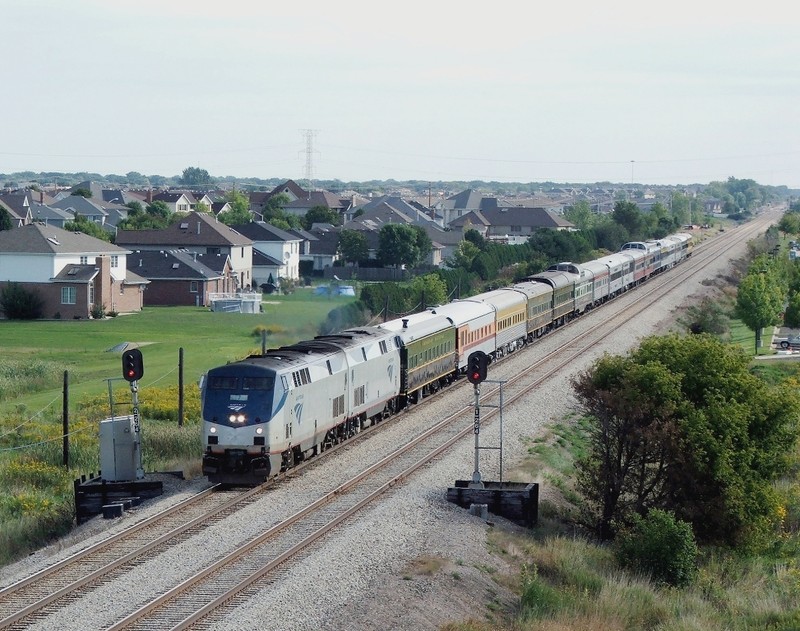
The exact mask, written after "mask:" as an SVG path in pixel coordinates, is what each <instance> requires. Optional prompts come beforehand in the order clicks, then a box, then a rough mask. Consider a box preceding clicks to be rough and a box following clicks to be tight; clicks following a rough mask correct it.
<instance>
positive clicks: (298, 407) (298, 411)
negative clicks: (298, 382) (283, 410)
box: [294, 403, 303, 423]
mask: <svg viewBox="0 0 800 631" xmlns="http://www.w3.org/2000/svg"><path fill="white" fill-rule="evenodd" d="M302 416H303V404H302V403H296V404H295V406H294V417H295V418H296V419H297V422H298V423H300V421H301V417H302Z"/></svg>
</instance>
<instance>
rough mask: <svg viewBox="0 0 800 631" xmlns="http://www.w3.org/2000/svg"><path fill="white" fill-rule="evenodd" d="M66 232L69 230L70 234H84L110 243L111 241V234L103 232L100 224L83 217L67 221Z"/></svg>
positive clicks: (78, 216) (76, 216)
mask: <svg viewBox="0 0 800 631" xmlns="http://www.w3.org/2000/svg"><path fill="white" fill-rule="evenodd" d="M64 230H69V231H70V232H82V233H84V234H88V235H89V236H91V237H94V238H96V239H101V240H103V241H109V242H110V241H111V234H110V233H109V232H107V231H106V230H103V228H102V227H101V226H100V224H96V223H95V222H93V221H89V220H88V219H87V218H86V217H84V216H83V215H75V219H73V220H72V221H65V222H64Z"/></svg>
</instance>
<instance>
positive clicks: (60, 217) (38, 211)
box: [31, 202, 75, 228]
mask: <svg viewBox="0 0 800 631" xmlns="http://www.w3.org/2000/svg"><path fill="white" fill-rule="evenodd" d="M31 215H32V216H33V223H43V224H44V225H46V226H56V227H58V228H63V227H64V224H65V223H67V222H68V221H75V215H74V214H72V213H71V212H70V211H68V210H61V209H60V208H54V207H53V206H45V205H44V204H38V203H36V202H34V203H33V205H31Z"/></svg>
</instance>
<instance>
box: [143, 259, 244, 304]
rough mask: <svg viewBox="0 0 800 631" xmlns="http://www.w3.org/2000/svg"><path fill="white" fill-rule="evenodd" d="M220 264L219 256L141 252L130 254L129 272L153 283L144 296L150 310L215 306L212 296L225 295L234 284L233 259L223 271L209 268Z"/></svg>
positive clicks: (226, 261)
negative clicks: (227, 288) (169, 307)
mask: <svg viewBox="0 0 800 631" xmlns="http://www.w3.org/2000/svg"><path fill="white" fill-rule="evenodd" d="M206 259H210V260H209V263H210V264H211V265H218V264H219V257H217V256H216V255H208V254H197V253H196V252H191V253H190V252H184V251H177V250H171V251H156V250H138V251H136V252H132V253H130V254H128V258H127V264H128V271H129V272H133V273H135V274H137V275H139V276H142V277H144V278H146V279H147V280H148V281H150V284H149V285H148V286H147V291H146V292H145V294H144V304H145V305H146V306H165V305H169V306H180V305H183V306H195V307H207V306H210V305H211V299H210V294H214V293H225V292H226V283H230V277H231V273H230V259H228V258H227V257H225V259H224V263H223V269H222V270H221V271H220V270H216V269H214V268H213V267H210V266H209V265H206V262H205V261H206Z"/></svg>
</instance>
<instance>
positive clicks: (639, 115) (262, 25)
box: [0, 0, 800, 187]
mask: <svg viewBox="0 0 800 631" xmlns="http://www.w3.org/2000/svg"><path fill="white" fill-rule="evenodd" d="M546 5H553V6H546ZM0 9H1V11H0V15H2V20H3V24H4V26H5V28H3V34H2V37H0V53H1V54H2V59H3V67H4V68H3V69H4V77H3V82H2V85H3V88H2V92H1V93H0V122H2V135H1V136H0V137H1V138H2V143H0V173H11V172H15V171H23V170H31V171H36V172H38V171H62V172H75V171H90V172H98V173H101V174H109V173H116V174H125V173H127V172H130V171H137V172H139V173H143V174H146V175H153V174H158V175H165V176H171V175H177V174H180V173H181V172H182V171H183V169H185V168H186V167H189V166H195V167H200V168H203V169H206V170H207V171H208V172H209V173H210V174H211V175H212V176H226V175H233V176H236V177H261V178H271V177H278V178H293V179H297V180H302V179H304V178H305V177H306V174H307V169H308V166H309V164H310V166H311V175H312V176H313V178H315V179H334V178H338V179H340V180H344V181H348V180H360V181H363V180H369V179H390V178H393V179H397V180H410V179H414V180H427V181H434V182H435V181H438V180H468V181H469V180H485V181H490V180H497V181H501V182H508V181H521V182H541V181H555V182H595V181H604V180H609V181H612V182H623V183H627V182H631V181H634V182H637V183H649V184H687V183H694V182H700V183H706V182H709V181H712V180H724V179H727V178H728V177H729V176H733V177H736V178H752V179H754V180H756V181H758V182H759V183H762V184H772V185H780V184H786V185H789V186H792V187H800V120H799V116H798V114H800V19H798V18H800V7H798V5H797V3H795V2H789V1H787V0H784V1H781V2H773V1H772V0H767V1H761V2H741V1H739V0H733V1H729V2H725V3H721V2H716V1H711V0H694V1H693V2H687V1H685V0H677V1H672V2H662V3H649V2H642V1H641V0H635V1H634V0H631V1H628V0H625V1H623V2H614V1H613V0H612V1H611V2H597V1H596V0H593V1H589V0H586V1H584V0H558V1H556V2H531V1H527V2H510V1H506V0H497V1H495V2H486V1H482V2H476V1H475V2H474V1H472V0H460V1H459V2H448V1H442V0H427V1H425V2H420V1H418V0H405V1H401V2H391V3H389V2H380V1H371V2H366V1H364V2H356V1H352V0H340V1H338V2H331V1H330V0H328V1H326V2H318V1H316V0H307V1H306V2H257V1H256V0H225V1H214V2H210V1H207V0H69V1H64V0H3V1H2V5H0ZM307 130H311V131H307ZM309 146H310V148H311V152H310V153H309V152H308V148H309ZM309 155H310V158H311V159H310V160H309V159H308V157H309Z"/></svg>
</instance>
